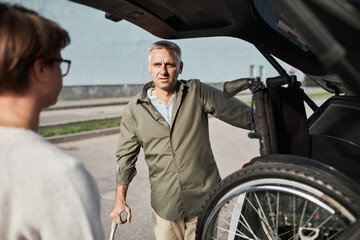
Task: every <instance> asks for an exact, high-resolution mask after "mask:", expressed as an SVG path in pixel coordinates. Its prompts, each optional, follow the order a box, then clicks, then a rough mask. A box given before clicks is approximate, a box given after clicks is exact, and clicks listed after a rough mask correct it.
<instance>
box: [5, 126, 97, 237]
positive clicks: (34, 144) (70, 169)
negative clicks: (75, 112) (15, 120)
mask: <svg viewBox="0 0 360 240" xmlns="http://www.w3.org/2000/svg"><path fill="white" fill-rule="evenodd" d="M0 239H1V240H16V239H29V240H33V239H42V240H47V239H51V240H53V239H54V240H55V239H59V240H60V239H61V240H65V239H66V240H72V239H74V240H75V239H76V240H79V239H82V240H85V239H101V240H102V239H103V232H102V228H101V222H100V201H99V194H98V189H97V186H96V183H95V181H94V179H93V178H92V176H91V175H90V174H89V173H88V172H87V171H86V170H85V168H84V166H83V165H82V163H81V162H80V161H78V160H76V159H75V158H73V157H71V156H69V155H67V154H66V153H64V152H63V151H61V150H60V149H58V148H56V147H55V146H53V145H51V144H50V143H49V142H47V141H46V140H44V139H43V138H41V137H40V136H39V135H37V134H36V133H34V132H32V131H29V130H25V129H19V128H8V127H0Z"/></svg>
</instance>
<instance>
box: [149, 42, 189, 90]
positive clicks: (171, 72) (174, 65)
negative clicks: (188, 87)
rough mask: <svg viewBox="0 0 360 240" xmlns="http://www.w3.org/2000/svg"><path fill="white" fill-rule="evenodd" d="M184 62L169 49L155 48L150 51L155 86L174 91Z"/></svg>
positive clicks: (150, 68)
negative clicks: (179, 60)
mask: <svg viewBox="0 0 360 240" xmlns="http://www.w3.org/2000/svg"><path fill="white" fill-rule="evenodd" d="M182 68H183V63H182V62H178V61H177V59H176V56H175V55H174V53H173V52H172V51H171V50H168V49H165V48H164V49H154V50H152V51H151V53H150V62H149V73H150V74H151V78H152V80H153V82H154V83H155V88H158V89H161V90H164V91H169V92H171V91H173V90H174V89H175V88H176V81H177V78H178V76H179V74H180V73H181V72H182Z"/></svg>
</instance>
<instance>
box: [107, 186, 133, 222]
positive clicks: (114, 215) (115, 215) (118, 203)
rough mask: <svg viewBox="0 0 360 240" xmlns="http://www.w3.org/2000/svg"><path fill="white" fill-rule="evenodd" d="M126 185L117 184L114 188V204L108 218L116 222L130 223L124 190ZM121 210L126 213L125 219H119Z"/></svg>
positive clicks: (129, 211) (125, 190) (126, 187)
mask: <svg viewBox="0 0 360 240" xmlns="http://www.w3.org/2000/svg"><path fill="white" fill-rule="evenodd" d="M127 189H128V185H123V186H118V187H117V188H116V197H115V206H114V208H113V209H112V211H111V213H110V218H111V219H112V220H113V221H114V222H115V223H117V224H123V223H125V222H129V223H131V209H130V208H129V206H128V205H127V204H126V201H125V199H126V192H127ZM122 212H126V213H127V219H126V221H121V219H120V214H121V213H122Z"/></svg>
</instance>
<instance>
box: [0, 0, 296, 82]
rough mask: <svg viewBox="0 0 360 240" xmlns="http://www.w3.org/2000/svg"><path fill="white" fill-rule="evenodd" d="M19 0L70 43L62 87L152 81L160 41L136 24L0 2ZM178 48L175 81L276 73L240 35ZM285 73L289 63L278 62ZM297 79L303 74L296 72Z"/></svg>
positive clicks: (76, 10) (84, 11)
mask: <svg viewBox="0 0 360 240" xmlns="http://www.w3.org/2000/svg"><path fill="white" fill-rule="evenodd" d="M0 2H10V3H19V4H21V5H23V6H25V7H28V8H30V9H33V10H35V11H37V12H38V13H40V14H41V15H43V16H45V17H47V18H49V19H51V20H54V21H56V22H57V23H59V24H60V26H62V27H63V28H65V29H66V30H67V31H68V32H69V34H70V38H71V44H70V45H69V46H67V47H66V48H65V49H64V50H63V51H62V57H63V58H64V59H70V60H71V61H72V63H71V69H70V73H69V75H68V76H66V77H65V78H64V79H63V84H64V85H65V86H79V85H80V86H81V85H114V84H141V83H146V82H148V81H150V80H151V78H150V74H149V73H148V67H147V59H148V47H149V46H150V45H151V44H152V43H153V42H155V41H158V40H161V39H159V38H157V37H155V36H154V35H152V34H150V33H148V32H146V31H145V30H143V29H141V28H139V27H137V26H136V25H134V24H132V23H129V22H126V21H124V20H123V21H120V22H117V23H115V22H112V21H110V20H108V19H106V18H105V13H104V12H102V11H99V10H97V9H93V8H90V7H87V6H83V5H80V4H77V3H73V2H70V1H67V0H5V1H4V0H0ZM174 42H175V43H177V44H178V45H179V46H180V48H181V49H182V57H183V62H184V69H183V73H182V74H181V75H180V76H179V79H191V78H197V79H200V80H201V81H203V82H225V81H230V80H234V79H238V78H246V77H250V65H254V66H255V71H254V72H255V76H260V73H259V68H260V66H264V75H265V77H275V76H277V72H276V71H275V70H274V69H273V67H272V66H271V65H270V64H269V63H268V62H267V61H266V59H265V58H264V57H263V56H262V55H261V54H260V53H259V52H258V51H257V50H256V48H255V47H254V46H253V45H251V44H249V43H247V42H245V41H243V40H240V39H235V38H230V37H211V38H196V39H184V40H174ZM281 64H282V65H283V66H284V68H285V70H286V71H289V70H290V68H291V67H290V66H289V65H287V64H285V63H281ZM295 73H296V74H297V75H298V79H299V80H302V78H303V74H302V73H301V72H299V71H297V72H295Z"/></svg>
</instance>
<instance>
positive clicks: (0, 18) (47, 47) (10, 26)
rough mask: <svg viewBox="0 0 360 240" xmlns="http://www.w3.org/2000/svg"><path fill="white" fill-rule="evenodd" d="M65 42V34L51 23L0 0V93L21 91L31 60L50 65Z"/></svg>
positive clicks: (67, 42)
mask: <svg viewBox="0 0 360 240" xmlns="http://www.w3.org/2000/svg"><path fill="white" fill-rule="evenodd" d="M69 43H70V37H69V35H68V33H67V32H66V31H65V30H64V29H62V28H61V27H60V26H59V25H58V24H56V23H55V22H53V21H51V20H48V19H46V18H44V17H41V16H39V15H38V14H37V13H36V12H34V11H31V10H28V9H26V8H23V7H20V6H16V5H14V6H11V5H9V4H6V3H0V94H1V93H3V92H13V93H19V94H21V93H22V92H24V91H25V90H26V89H27V88H28V85H29V72H30V69H31V67H32V65H33V64H34V62H35V60H38V59H41V60H42V61H43V62H44V63H45V64H48V65H52V64H54V61H55V60H54V59H55V58H58V57H59V52H60V50H61V49H62V48H64V47H65V46H67V45H68V44H69Z"/></svg>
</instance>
